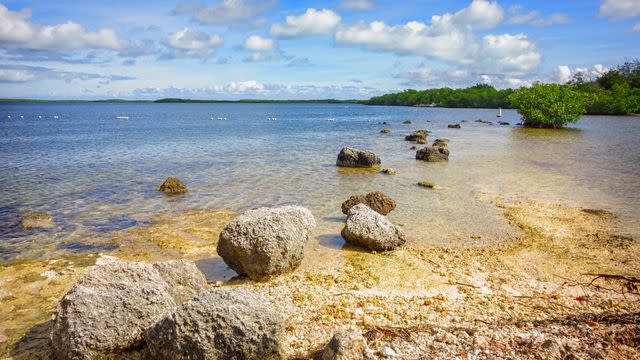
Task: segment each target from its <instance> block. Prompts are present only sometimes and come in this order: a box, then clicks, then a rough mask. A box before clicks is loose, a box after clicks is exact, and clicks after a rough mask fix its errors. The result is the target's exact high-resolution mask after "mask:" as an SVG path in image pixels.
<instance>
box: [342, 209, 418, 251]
mask: <svg viewBox="0 0 640 360" xmlns="http://www.w3.org/2000/svg"><path fill="white" fill-rule="evenodd" d="M341 235H342V237H343V238H344V239H345V241H346V242H347V243H349V244H352V245H356V246H361V247H364V248H367V249H369V250H373V251H385V250H392V249H395V248H396V247H398V246H400V245H402V244H404V243H405V242H406V236H405V234H404V231H402V229H400V227H398V226H396V225H394V224H392V223H391V221H389V220H388V219H387V218H386V217H385V216H383V215H381V214H379V213H377V212H375V211H373V210H371V209H370V208H369V207H368V206H367V205H365V204H357V205H355V206H354V207H352V208H351V209H350V210H349V213H348V214H347V223H346V224H345V227H344V228H343V229H342V233H341Z"/></svg>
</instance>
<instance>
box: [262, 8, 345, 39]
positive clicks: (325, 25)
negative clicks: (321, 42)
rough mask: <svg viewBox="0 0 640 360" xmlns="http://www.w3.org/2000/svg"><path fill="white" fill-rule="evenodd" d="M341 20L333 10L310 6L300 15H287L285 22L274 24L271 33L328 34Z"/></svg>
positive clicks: (290, 34)
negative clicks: (317, 8)
mask: <svg viewBox="0 0 640 360" xmlns="http://www.w3.org/2000/svg"><path fill="white" fill-rule="evenodd" d="M340 21H341V18H340V16H339V15H338V14H336V13H335V12H333V11H331V10H328V9H322V10H316V9H314V8H309V9H307V11H306V12H305V13H304V14H302V15H300V16H287V17H286V21H285V24H273V25H272V26H271V29H270V30H269V33H270V34H271V35H273V36H278V37H296V36H305V35H317V34H328V33H331V32H332V31H334V30H335V28H336V27H337V26H338V25H339V24H340Z"/></svg>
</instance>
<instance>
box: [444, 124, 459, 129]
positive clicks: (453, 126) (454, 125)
mask: <svg viewBox="0 0 640 360" xmlns="http://www.w3.org/2000/svg"><path fill="white" fill-rule="evenodd" d="M447 127H448V128H449V129H460V124H449V125H447Z"/></svg>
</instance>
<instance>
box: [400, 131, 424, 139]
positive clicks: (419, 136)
mask: <svg viewBox="0 0 640 360" xmlns="http://www.w3.org/2000/svg"><path fill="white" fill-rule="evenodd" d="M429 133H430V131H429V130H416V131H414V132H413V133H411V135H407V136H405V137H404V139H405V140H406V141H418V139H423V140H425V141H426V140H427V135H428V134H429Z"/></svg>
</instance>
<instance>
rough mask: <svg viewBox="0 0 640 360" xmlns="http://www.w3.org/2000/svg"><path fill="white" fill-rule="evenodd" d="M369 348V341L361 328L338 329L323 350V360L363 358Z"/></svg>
mask: <svg viewBox="0 0 640 360" xmlns="http://www.w3.org/2000/svg"><path fill="white" fill-rule="evenodd" d="M366 350H367V342H366V340H365V339H364V336H363V335H362V332H361V331H360V330H356V331H349V332H348V331H338V332H336V333H335V334H333V337H332V338H331V341H329V343H328V344H327V346H325V348H324V350H323V351H322V356H321V359H322V360H351V359H362V358H364V354H365V352H366Z"/></svg>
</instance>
